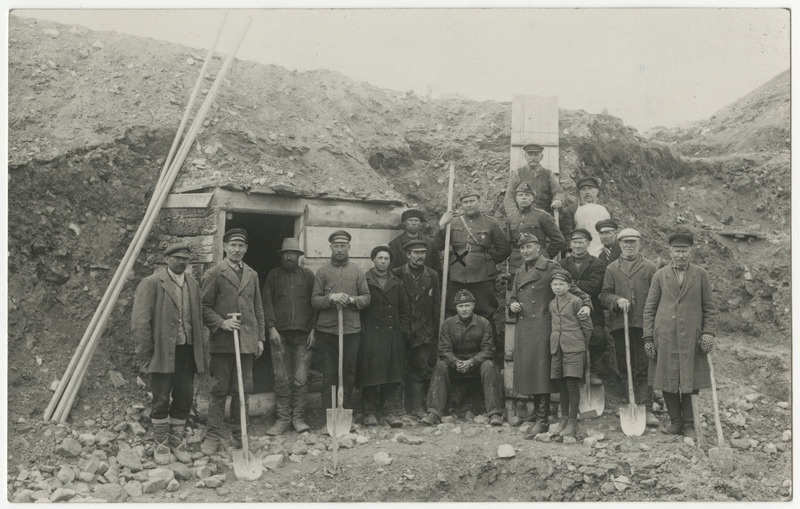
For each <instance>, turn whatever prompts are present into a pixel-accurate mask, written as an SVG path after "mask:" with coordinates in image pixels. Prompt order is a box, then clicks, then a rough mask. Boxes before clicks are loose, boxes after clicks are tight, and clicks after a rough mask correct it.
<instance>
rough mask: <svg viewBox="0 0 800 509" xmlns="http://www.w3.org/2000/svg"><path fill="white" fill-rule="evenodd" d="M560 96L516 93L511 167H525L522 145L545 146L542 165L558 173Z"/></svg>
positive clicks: (512, 106) (512, 116) (513, 103)
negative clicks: (534, 144) (535, 144)
mask: <svg viewBox="0 0 800 509" xmlns="http://www.w3.org/2000/svg"><path fill="white" fill-rule="evenodd" d="M558 136H559V128H558V97H556V96H547V97H541V96H534V95H524V94H514V96H513V100H512V103H511V150H510V159H511V168H512V169H514V168H519V167H520V166H524V165H525V156H524V155H523V153H522V146H523V145H525V144H527V143H538V144H539V145H542V146H543V147H544V158H543V159H542V166H544V167H545V168H548V169H550V170H552V171H554V172H555V173H558V172H559V166H558Z"/></svg>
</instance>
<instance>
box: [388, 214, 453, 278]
mask: <svg viewBox="0 0 800 509" xmlns="http://www.w3.org/2000/svg"><path fill="white" fill-rule="evenodd" d="M400 220H401V221H402V222H403V228H404V229H405V230H404V231H403V233H401V234H400V235H398V236H397V237H395V238H394V239H392V241H391V242H389V247H390V248H391V249H392V266H391V267H390V268H391V269H396V268H398V267H402V266H403V265H405V264H406V263H407V262H408V257H407V256H406V250H405V248H404V247H403V246H405V245H406V244H407V243H408V242H411V241H412V240H418V241H421V242H424V243H425V265H427V266H428V267H430V268H432V269H434V270H437V271H438V270H439V268H438V267H439V266H440V265H441V264H440V263H439V253H437V252H436V249H435V248H434V247H433V239H431V238H430V237H428V236H427V235H425V234H424V233H422V225H423V223H424V222H425V214H423V213H422V211H421V210H417V209H408V210H406V211H405V212H403V215H402V216H400Z"/></svg>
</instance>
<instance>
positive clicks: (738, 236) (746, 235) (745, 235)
mask: <svg viewBox="0 0 800 509" xmlns="http://www.w3.org/2000/svg"><path fill="white" fill-rule="evenodd" d="M715 233H717V234H718V235H723V236H725V237H733V238H734V239H755V240H762V239H764V238H765V236H764V235H762V234H760V233H752V232H715Z"/></svg>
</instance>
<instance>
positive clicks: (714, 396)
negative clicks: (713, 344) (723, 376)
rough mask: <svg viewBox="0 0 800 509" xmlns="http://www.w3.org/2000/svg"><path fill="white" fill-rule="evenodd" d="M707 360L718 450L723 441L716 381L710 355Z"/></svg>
mask: <svg viewBox="0 0 800 509" xmlns="http://www.w3.org/2000/svg"><path fill="white" fill-rule="evenodd" d="M706 358H707V359H708V373H709V375H711V399H712V400H713V401H714V424H715V425H716V427H717V443H718V444H719V447H720V449H722V448H723V447H725V439H724V438H722V423H720V421H719V401H717V381H716V378H715V377H714V362H713V361H712V360H711V354H710V353H707V354H706Z"/></svg>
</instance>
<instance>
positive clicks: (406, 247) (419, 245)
mask: <svg viewBox="0 0 800 509" xmlns="http://www.w3.org/2000/svg"><path fill="white" fill-rule="evenodd" d="M419 250H423V251H427V250H428V245H427V244H426V243H425V241H424V240H421V239H414V240H409V241H408V242H406V243H405V244H403V251H406V252H408V251H419Z"/></svg>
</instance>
